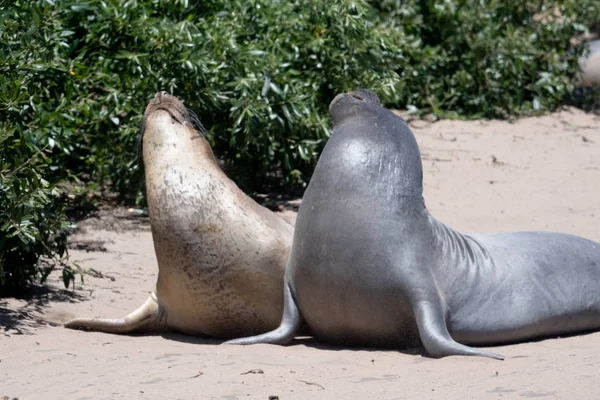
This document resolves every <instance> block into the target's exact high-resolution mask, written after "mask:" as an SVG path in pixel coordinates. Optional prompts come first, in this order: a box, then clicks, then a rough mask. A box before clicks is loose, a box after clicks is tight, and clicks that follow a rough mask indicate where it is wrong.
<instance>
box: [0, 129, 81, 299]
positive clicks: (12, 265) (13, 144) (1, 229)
mask: <svg viewBox="0 0 600 400" xmlns="http://www.w3.org/2000/svg"><path fill="white" fill-rule="evenodd" d="M38 139H39V137H35V136H34V135H23V131H22V129H20V128H19V127H15V126H11V125H10V121H4V122H2V123H0V192H1V195H0V296H1V295H6V294H12V293H16V292H19V291H20V290H22V289H23V288H25V287H26V286H27V285H28V284H29V283H31V282H32V281H33V280H34V279H38V280H40V281H42V282H43V281H44V280H45V279H46V277H47V276H48V274H49V273H50V271H51V270H52V268H53V266H55V265H56V264H57V263H61V262H62V257H63V256H64V255H65V252H66V248H67V246H66V223H65V221H64V203H63V201H62V200H61V199H60V193H59V192H58V190H57V189H56V188H55V187H53V186H52V185H51V184H50V183H49V182H48V181H46V180H45V179H44V175H46V171H45V168H46V165H45V163H44V162H43V161H42V159H43V158H44V157H47V155H45V148H44V147H42V146H40V144H39V141H38ZM44 142H45V138H44ZM42 261H45V262H46V263H45V264H44V265H42ZM63 271H64V279H65V285H68V282H69V281H70V280H71V279H72V278H73V276H72V271H71V270H70V269H69V268H67V269H64V270H63Z"/></svg>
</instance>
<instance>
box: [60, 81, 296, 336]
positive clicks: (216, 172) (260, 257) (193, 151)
mask: <svg viewBox="0 0 600 400" xmlns="http://www.w3.org/2000/svg"><path fill="white" fill-rule="evenodd" d="M196 122H197V123H196V125H198V126H199V127H200V128H201V125H200V123H199V121H196ZM142 128H143V136H142V138H143V157H144V171H145V175H146V195H147V196H146V197H147V199H148V212H149V215H150V225H151V227H152V238H153V241H154V249H155V252H156V258H157V261H158V282H157V284H156V291H155V292H153V293H151V295H150V297H149V298H148V299H147V300H146V302H145V303H144V304H143V305H142V306H141V307H139V308H138V309H137V310H135V311H133V312H132V313H131V314H129V315H127V316H125V317H122V318H116V319H103V318H98V319H96V318H91V319H90V318H77V319H74V320H71V321H69V322H67V323H66V324H65V326H66V327H68V328H79V329H92V330H98V331H104V332H110V333H131V332H141V331H157V330H172V331H178V332H181V333H185V334H189V335H203V336H211V337H215V338H232V337H239V336H241V335H254V334H257V333H262V332H267V331H269V330H271V329H274V328H275V327H277V324H278V323H279V321H280V319H281V313H282V311H283V293H282V291H281V287H282V286H283V284H284V282H283V278H284V271H285V266H286V263H287V259H288V256H289V253H290V249H291V245H292V236H293V229H294V228H293V225H292V224H291V223H290V222H289V221H287V220H285V219H283V218H282V217H279V216H277V215H276V214H274V213H273V212H271V211H270V210H268V209H266V208H264V207H262V206H260V205H259V204H257V203H256V202H255V201H254V200H252V199H251V198H250V197H248V196H247V195H246V194H244V192H242V191H241V190H240V189H239V188H238V187H237V186H236V184H235V183H234V182H233V181H232V180H230V179H229V178H228V177H227V176H226V175H225V173H224V172H223V171H222V170H221V168H220V167H219V165H218V163H217V160H216V159H215V156H214V155H213V152H212V150H211V148H210V145H209V143H208V141H207V140H206V139H205V138H204V137H203V135H202V134H201V132H199V131H197V130H196V129H194V126H193V125H192V117H191V116H190V113H189V112H188V110H187V109H186V107H185V106H184V105H183V103H182V102H181V101H179V99H177V98H176V97H174V96H171V95H169V94H167V93H165V92H160V93H157V94H156V95H155V97H154V99H153V100H152V101H150V103H149V104H148V107H147V108H146V111H145V113H144V121H143V126H142ZM201 130H202V129H201Z"/></svg>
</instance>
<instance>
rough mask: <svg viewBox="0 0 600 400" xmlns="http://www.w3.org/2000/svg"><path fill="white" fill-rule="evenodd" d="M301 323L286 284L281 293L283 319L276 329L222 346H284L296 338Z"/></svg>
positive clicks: (298, 312)
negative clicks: (260, 344)
mask: <svg viewBox="0 0 600 400" xmlns="http://www.w3.org/2000/svg"><path fill="white" fill-rule="evenodd" d="M301 322H302V317H301V316H300V311H299V310H298V306H296V302H295V301H294V297H293V296H292V292H291V290H290V287H289V285H288V284H287V282H286V285H285V289H284V292H283V317H282V318H281V324H279V327H278V328H277V329H275V330H274V331H271V332H267V333H263V334H262V335H256V336H250V337H246V338H241V339H234V340H229V341H227V342H225V343H223V344H258V343H268V344H281V345H286V344H289V343H290V342H291V341H292V340H294V337H296V334H297V333H298V329H300V324H301Z"/></svg>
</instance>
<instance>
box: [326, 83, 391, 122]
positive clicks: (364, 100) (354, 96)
mask: <svg viewBox="0 0 600 400" xmlns="http://www.w3.org/2000/svg"><path fill="white" fill-rule="evenodd" d="M378 108H381V103H380V101H379V96H377V94H376V93H375V92H372V91H370V90H368V89H358V90H354V91H352V92H348V93H341V94H338V95H337V96H335V98H334V99H333V100H332V101H331V104H330V105H329V113H330V114H331V118H332V119H333V123H334V125H337V124H339V123H341V122H343V121H344V120H345V119H347V118H350V117H353V116H355V115H357V114H359V113H364V112H365V111H367V110H369V109H371V110H374V109H378Z"/></svg>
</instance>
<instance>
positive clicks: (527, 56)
mask: <svg viewBox="0 0 600 400" xmlns="http://www.w3.org/2000/svg"><path fill="white" fill-rule="evenodd" d="M599 7H600V6H599V4H598V1H597V0H566V1H559V0H537V1H535V2H534V1H515V0H488V1H483V0H471V1H466V0H443V1H442V0H405V1H400V0H394V1H390V0H370V1H367V0H355V1H350V0H315V1H301V0H296V1H283V0H243V1H242V0H229V1H225V0H207V1H202V2H188V0H125V1H117V0H103V1H100V0H89V1H77V0H61V1H48V0H27V1H25V0H12V1H2V0H0V123H2V125H1V129H2V134H3V135H4V136H3V138H4V139H3V140H4V142H3V143H2V147H1V148H0V162H1V163H2V169H1V170H0V171H1V173H2V175H1V176H0V179H1V182H0V184H1V185H2V192H1V193H0V224H2V225H0V252H1V254H2V260H3V261H2V264H0V267H1V268H2V271H4V272H2V275H1V276H2V277H3V278H2V279H3V281H2V282H4V285H7V284H8V283H7V282H8V281H9V280H10V281H13V282H17V283H22V282H25V283H26V282H28V281H29V280H31V278H32V277H33V276H35V275H36V274H38V275H39V274H40V269H39V267H38V266H37V265H38V264H39V263H38V260H39V259H40V257H41V258H42V259H44V258H47V257H56V256H57V255H58V256H60V255H62V254H63V252H64V230H63V228H64V227H63V226H62V225H61V221H63V211H64V210H63V206H61V204H62V203H61V201H60V200H59V199H58V198H57V195H56V189H55V188H56V185H57V184H59V183H61V182H65V181H66V182H70V183H76V184H80V183H83V184H85V187H86V188H87V189H88V190H93V191H97V190H107V191H110V192H111V193H116V194H118V195H119V197H120V199H121V200H124V201H129V202H143V200H144V199H143V174H142V170H141V163H140V159H139V154H138V146H136V143H137V135H138V128H139V125H140V123H141V116H142V113H143V110H144V108H145V106H146V104H147V102H148V100H149V99H150V98H151V97H152V96H153V95H154V93H156V92H157V91H160V90H166V91H168V92H170V93H172V94H174V95H176V96H178V97H180V98H181V99H183V100H184V101H185V103H186V104H187V105H188V107H190V108H191V109H193V110H194V111H196V113H197V114H198V116H199V117H200V120H201V121H202V122H203V123H204V124H205V125H206V127H207V128H208V129H209V132H208V138H209V140H210V142H211V144H212V146H213V148H214V149H215V152H216V153H217V155H218V156H220V157H222V158H223V159H224V160H225V162H226V163H227V165H228V172H229V173H230V175H231V176H232V177H233V178H234V179H235V180H236V181H237V182H238V184H240V185H242V187H244V188H245V189H246V190H252V189H254V188H257V187H260V185H261V184H264V183H267V182H268V181H269V179H270V178H269V177H270V176H273V174H274V173H278V174H279V175H276V176H277V177H278V179H279V180H280V181H283V182H285V183H287V184H303V183H304V182H306V181H307V179H308V178H309V177H310V173H311V171H312V168H313V166H314V164H315V162H316V159H317V156H318V154H319V151H320V149H321V148H322V146H323V143H324V141H325V140H326V139H327V137H328V136H329V133H330V122H329V116H328V113H327V108H328V104H329V102H330V101H331V99H332V98H333V96H334V95H335V94H337V93H339V92H341V91H346V90H350V89H354V88H357V87H368V88H372V89H374V90H376V91H377V92H378V93H379V94H380V96H381V97H382V100H383V102H384V103H385V104H386V105H387V106H389V107H397V108H409V109H412V110H415V111H417V112H422V113H428V112H434V113H436V114H438V115H439V116H442V117H443V116H445V117H459V116H460V117H479V116H484V117H497V116H501V117H506V116H514V115H520V114H526V113H532V112H542V111H548V110H552V109H554V108H555V107H557V106H558V105H560V104H562V102H563V101H564V96H565V94H567V93H569V92H570V90H571V88H572V86H573V77H574V76H575V73H576V70H577V63H576V60H577V57H578V56H579V55H580V54H581V49H580V47H577V46H575V47H573V46H571V45H570V44H569V41H570V40H571V38H572V37H573V36H575V35H578V34H581V33H583V32H585V31H586V26H588V25H589V24H591V23H592V22H597V21H598V20H600V10H599ZM554 9H556V10H558V12H559V13H560V14H561V18H550V20H549V21H548V20H544V21H540V19H539V18H537V17H536V16H540V15H546V14H549V11H548V10H554ZM546 19H548V18H546ZM24 194H26V195H24ZM7 271H9V272H7ZM15 271H21V272H15ZM15 274H16V275H15ZM18 274H21V275H18ZM17 275H18V276H19V277H17ZM15 277H16V278H15ZM42 277H43V275H42Z"/></svg>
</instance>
